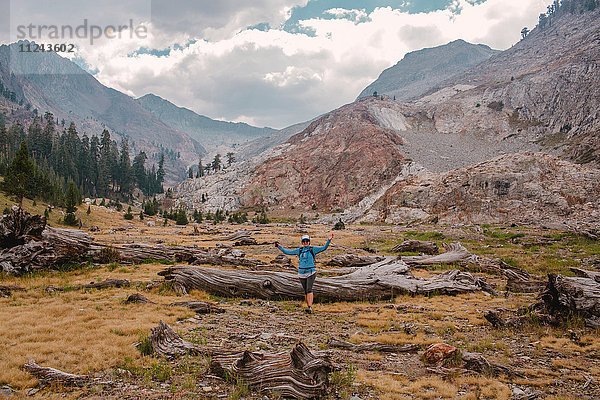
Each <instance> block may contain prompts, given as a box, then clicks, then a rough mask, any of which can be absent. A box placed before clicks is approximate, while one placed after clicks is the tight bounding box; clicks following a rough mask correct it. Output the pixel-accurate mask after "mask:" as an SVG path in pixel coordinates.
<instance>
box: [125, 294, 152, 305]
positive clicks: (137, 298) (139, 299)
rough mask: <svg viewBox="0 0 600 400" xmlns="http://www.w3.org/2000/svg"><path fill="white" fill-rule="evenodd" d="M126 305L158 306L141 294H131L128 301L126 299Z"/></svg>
mask: <svg viewBox="0 0 600 400" xmlns="http://www.w3.org/2000/svg"><path fill="white" fill-rule="evenodd" d="M125 303H141V304H156V303H155V302H153V301H150V300H148V299H147V298H146V296H144V295H141V294H139V293H134V294H130V295H129V296H128V297H127V299H125Z"/></svg>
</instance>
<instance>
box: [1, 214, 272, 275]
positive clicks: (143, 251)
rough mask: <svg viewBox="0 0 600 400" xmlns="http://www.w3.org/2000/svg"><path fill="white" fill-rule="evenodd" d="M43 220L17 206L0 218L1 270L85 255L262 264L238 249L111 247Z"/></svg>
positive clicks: (34, 267) (102, 258)
mask: <svg viewBox="0 0 600 400" xmlns="http://www.w3.org/2000/svg"><path fill="white" fill-rule="evenodd" d="M45 224H46V220H45V219H44V218H43V217H40V216H31V215H30V214H29V213H27V212H26V211H23V210H21V209H18V208H13V210H12V211H11V214H7V215H4V216H2V217H1V218H0V244H1V245H0V248H2V249H1V250H0V271H4V272H6V273H9V274H14V275H21V274H23V273H26V272H29V271H32V270H38V269H48V268H53V267H58V266H60V265H63V264H66V263H71V262H84V261H86V260H88V259H92V260H93V261H94V262H99V263H110V262H123V263H142V262H145V261H147V260H159V261H169V262H185V263H188V264H195V265H200V264H210V265H222V266H249V267H257V266H261V265H262V262H261V261H260V260H254V259H249V258H245V257H244V255H243V252H240V251H239V250H232V249H217V250H215V249H206V248H199V247H186V246H164V245H149V244H144V243H136V244H124V245H121V246H114V247H113V246H107V245H104V244H100V243H96V242H94V239H93V238H92V237H91V236H90V235H89V234H88V233H85V232H82V231H80V230H77V229H58V228H52V227H49V226H46V225H45Z"/></svg>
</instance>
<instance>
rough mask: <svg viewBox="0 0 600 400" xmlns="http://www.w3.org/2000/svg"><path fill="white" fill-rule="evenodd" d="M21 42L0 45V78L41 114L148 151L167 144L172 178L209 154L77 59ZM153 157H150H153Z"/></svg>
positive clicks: (81, 129) (135, 148)
mask: <svg viewBox="0 0 600 400" xmlns="http://www.w3.org/2000/svg"><path fill="white" fill-rule="evenodd" d="M18 44H19V43H13V44H11V45H5V44H4V45H1V46H0V81H1V82H2V83H3V84H4V85H5V86H7V87H10V88H11V90H13V91H15V92H18V93H19V95H20V96H22V100H23V101H25V102H27V103H29V104H31V107H32V108H34V109H38V110H39V111H40V112H41V113H44V112H46V111H50V112H51V113H52V114H54V116H55V117H56V118H58V119H64V120H66V121H73V122H75V123H76V125H77V127H78V130H79V131H80V132H87V133H89V134H96V135H100V133H101V132H102V130H104V129H109V131H111V134H113V135H118V136H120V137H121V138H128V139H129V141H130V147H131V148H132V149H133V150H135V151H136V152H139V151H145V152H146V153H147V154H148V155H149V156H152V155H153V154H157V153H161V152H163V151H164V149H167V150H171V151H172V152H173V154H179V155H180V157H181V158H180V159H173V160H168V164H167V173H168V178H169V181H170V182H171V183H174V182H175V181H177V180H179V178H181V177H183V176H185V172H186V166H187V164H188V163H192V162H195V161H196V160H197V159H198V157H199V155H202V154H206V149H204V148H203V147H202V146H201V145H200V144H199V143H198V142H197V141H196V140H194V139H192V138H190V137H189V136H188V135H187V134H185V133H183V132H180V131H178V130H176V129H173V128H171V127H170V126H168V125H166V124H164V123H163V122H161V121H160V120H158V118H156V117H154V116H153V115H152V114H151V113H149V112H148V111H146V110H144V109H143V108H142V107H141V106H139V105H138V104H137V103H136V102H135V101H134V100H133V99H131V98H130V97H129V96H127V95H125V94H123V93H121V92H119V91H118V90H116V89H113V88H109V87H106V86H104V85H103V84H102V83H100V82H99V81H98V80H97V79H96V78H95V77H94V76H92V75H90V74H89V73H87V72H85V71H84V70H83V69H81V68H80V67H79V66H78V65H77V64H75V63H73V62H72V61H70V60H68V59H66V58H63V57H61V56H60V55H58V54H56V53H53V52H46V53H23V54H21V53H19V51H18V48H17V46H18ZM150 158H152V157H150Z"/></svg>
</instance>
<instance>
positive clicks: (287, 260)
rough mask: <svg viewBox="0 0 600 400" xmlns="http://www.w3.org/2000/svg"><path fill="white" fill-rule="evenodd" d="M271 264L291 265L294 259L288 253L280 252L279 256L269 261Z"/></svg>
mask: <svg viewBox="0 0 600 400" xmlns="http://www.w3.org/2000/svg"><path fill="white" fill-rule="evenodd" d="M269 264H275V265H279V266H282V267H291V266H292V260H291V259H290V258H289V257H288V256H286V255H283V254H278V255H277V257H275V258H274V259H273V260H271V261H270V262H269Z"/></svg>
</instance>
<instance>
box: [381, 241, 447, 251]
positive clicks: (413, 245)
mask: <svg viewBox="0 0 600 400" xmlns="http://www.w3.org/2000/svg"><path fill="white" fill-rule="evenodd" d="M392 251H394V252H397V253H403V252H405V251H416V252H420V253H425V254H438V253H439V251H440V250H439V248H438V245H437V243H436V242H429V241H423V240H414V239H410V240H405V241H404V242H402V243H400V244H398V245H396V246H394V247H393V248H392Z"/></svg>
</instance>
